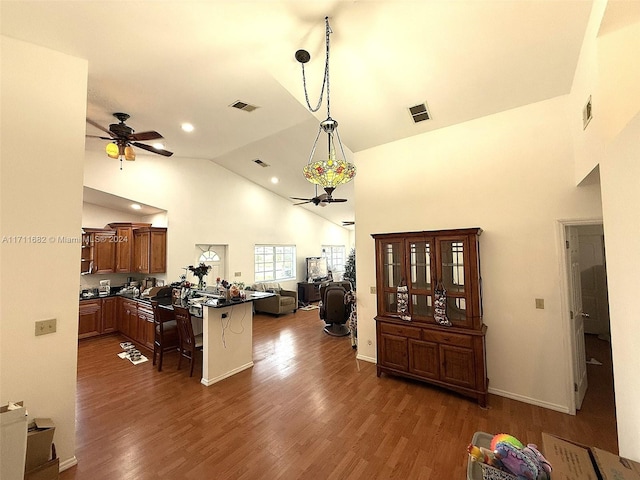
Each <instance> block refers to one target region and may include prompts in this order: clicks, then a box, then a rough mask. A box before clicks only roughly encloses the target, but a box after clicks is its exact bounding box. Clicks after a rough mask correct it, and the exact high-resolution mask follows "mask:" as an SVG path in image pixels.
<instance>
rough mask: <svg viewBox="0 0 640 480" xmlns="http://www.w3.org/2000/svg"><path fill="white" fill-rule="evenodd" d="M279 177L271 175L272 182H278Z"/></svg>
mask: <svg viewBox="0 0 640 480" xmlns="http://www.w3.org/2000/svg"><path fill="white" fill-rule="evenodd" d="M278 182H279V180H278V177H271V183H278Z"/></svg>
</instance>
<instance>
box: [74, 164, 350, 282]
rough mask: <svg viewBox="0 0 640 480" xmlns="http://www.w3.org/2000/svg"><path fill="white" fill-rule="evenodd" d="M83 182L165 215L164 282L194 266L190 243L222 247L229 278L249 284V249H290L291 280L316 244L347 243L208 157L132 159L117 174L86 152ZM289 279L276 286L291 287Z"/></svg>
mask: <svg viewBox="0 0 640 480" xmlns="http://www.w3.org/2000/svg"><path fill="white" fill-rule="evenodd" d="M84 185H85V186H88V187H91V188H95V189H97V190H102V191H105V192H108V193H112V194H114V195H118V196H121V197H125V198H135V199H136V200H138V201H140V202H143V203H145V204H147V205H153V206H155V207H157V208H161V209H164V210H167V227H168V237H167V281H168V282H171V281H175V280H178V278H179V276H180V275H181V274H182V273H184V270H183V268H184V267H185V266H187V265H191V264H193V261H194V259H193V251H194V246H195V244H214V245H228V259H227V270H228V272H229V273H230V275H233V273H234V272H241V276H240V277H232V278H230V280H236V281H243V282H245V283H248V284H249V283H252V282H253V281H254V273H253V272H254V245H255V244H257V243H264V244H295V245H296V250H297V256H298V265H297V267H298V272H297V278H298V280H300V281H302V279H303V278H304V276H305V270H304V269H305V266H304V259H305V257H308V256H316V255H319V254H320V252H321V245H322V244H331V245H345V246H346V247H347V248H348V246H349V245H350V238H349V231H348V230H347V229H345V228H343V227H342V226H338V225H335V224H333V223H331V222H328V221H326V220H324V219H322V218H321V217H319V216H317V215H314V214H313V213H310V212H308V211H307V210H305V209H302V208H296V207H294V206H293V205H292V203H291V202H290V201H288V200H286V199H284V198H281V197H279V196H277V195H275V194H273V193H271V192H269V191H268V190H265V189H264V188H262V187H260V186H258V185H256V184H254V183H252V182H249V181H247V180H244V179H243V178H241V177H239V176H237V175H236V174H234V173H232V172H230V171H229V170H226V169H225V168H222V167H220V166H219V165H217V164H215V163H212V162H210V161H207V160H200V159H190V158H176V157H175V156H174V157H171V158H166V157H161V156H159V155H143V154H140V155H138V156H137V157H136V161H135V162H127V164H126V165H125V166H124V169H123V170H120V169H119V166H117V165H115V164H114V163H113V162H110V161H109V159H108V158H107V157H106V155H105V154H104V152H87V154H86V160H85V176H84ZM295 284H296V282H295V281H291V282H282V285H283V287H288V288H293V289H295V287H296V285H295Z"/></svg>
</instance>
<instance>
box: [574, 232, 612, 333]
mask: <svg viewBox="0 0 640 480" xmlns="http://www.w3.org/2000/svg"><path fill="white" fill-rule="evenodd" d="M578 232H579V241H580V247H579V249H580V268H581V270H582V272H581V275H580V281H581V284H582V310H583V311H584V313H585V314H588V316H586V317H585V319H584V331H585V333H593V334H596V335H607V334H608V333H609V331H610V329H609V299H608V295H607V270H606V266H605V258H604V231H603V229H602V225H586V226H580V227H579V228H578Z"/></svg>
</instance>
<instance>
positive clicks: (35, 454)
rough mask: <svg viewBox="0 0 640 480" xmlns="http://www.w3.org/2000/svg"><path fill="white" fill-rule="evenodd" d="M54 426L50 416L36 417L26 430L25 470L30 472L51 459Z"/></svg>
mask: <svg viewBox="0 0 640 480" xmlns="http://www.w3.org/2000/svg"><path fill="white" fill-rule="evenodd" d="M55 430H56V427H55V425H54V423H53V421H52V420H51V419H50V418H36V419H35V420H34V421H33V423H32V424H31V425H29V431H28V432H27V456H26V461H25V469H24V470H25V472H30V471H32V470H34V469H36V468H38V467H40V466H41V465H44V464H45V463H47V462H49V461H50V460H52V457H55V455H52V447H51V445H52V443H53V434H54V433H55Z"/></svg>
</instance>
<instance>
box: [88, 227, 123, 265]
mask: <svg viewBox="0 0 640 480" xmlns="http://www.w3.org/2000/svg"><path fill="white" fill-rule="evenodd" d="M82 230H83V231H82V251H81V257H80V273H81V274H88V273H92V274H93V273H113V272H115V262H116V232H115V230H107V229H104V228H83V229H82Z"/></svg>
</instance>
